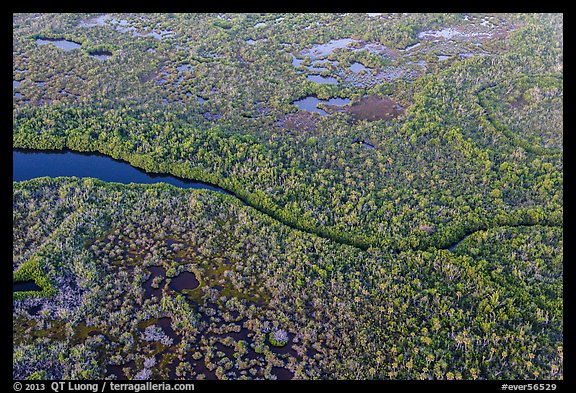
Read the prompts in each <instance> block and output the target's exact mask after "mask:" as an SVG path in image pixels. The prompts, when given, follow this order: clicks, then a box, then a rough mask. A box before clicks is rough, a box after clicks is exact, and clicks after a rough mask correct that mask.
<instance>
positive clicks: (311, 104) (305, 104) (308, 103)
mask: <svg viewBox="0 0 576 393" xmlns="http://www.w3.org/2000/svg"><path fill="white" fill-rule="evenodd" d="M350 102H351V101H350V99H348V98H331V99H329V100H320V99H318V98H316V97H305V98H302V99H301V100H298V101H294V105H296V106H297V107H298V109H300V110H305V111H308V112H316V113H319V114H320V115H322V116H327V115H328V113H327V112H326V111H324V110H322V109H320V108H318V104H325V105H337V106H342V105H346V104H349V103H350Z"/></svg>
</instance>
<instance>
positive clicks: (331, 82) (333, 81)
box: [306, 75, 338, 85]
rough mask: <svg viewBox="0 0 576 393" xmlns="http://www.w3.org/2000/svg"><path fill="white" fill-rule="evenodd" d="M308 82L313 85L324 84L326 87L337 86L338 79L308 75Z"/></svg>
mask: <svg viewBox="0 0 576 393" xmlns="http://www.w3.org/2000/svg"><path fill="white" fill-rule="evenodd" d="M306 79H308V80H309V81H312V82H314V83H324V84H326V85H337V84H338V79H336V78H332V77H331V76H321V75H308V76H307V77H306Z"/></svg>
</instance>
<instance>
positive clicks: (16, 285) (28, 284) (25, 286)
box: [12, 280, 40, 292]
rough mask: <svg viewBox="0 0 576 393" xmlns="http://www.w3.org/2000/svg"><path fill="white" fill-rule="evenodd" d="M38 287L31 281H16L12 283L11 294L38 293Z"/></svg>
mask: <svg viewBox="0 0 576 393" xmlns="http://www.w3.org/2000/svg"><path fill="white" fill-rule="evenodd" d="M39 290H40V287H39V286H38V285H36V283H35V282H34V281H32V280H28V281H16V282H13V283H12V291H13V292H26V291H39Z"/></svg>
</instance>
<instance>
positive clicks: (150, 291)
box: [143, 266, 166, 298]
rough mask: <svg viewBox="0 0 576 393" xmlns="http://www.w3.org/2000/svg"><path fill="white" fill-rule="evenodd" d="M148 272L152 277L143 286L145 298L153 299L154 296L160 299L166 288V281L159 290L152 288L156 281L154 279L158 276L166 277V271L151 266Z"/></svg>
mask: <svg viewBox="0 0 576 393" xmlns="http://www.w3.org/2000/svg"><path fill="white" fill-rule="evenodd" d="M148 270H149V271H150V277H149V278H148V280H146V281H145V282H144V285H143V286H144V296H145V297H146V298H151V297H152V296H154V297H160V296H161V295H162V287H163V286H164V280H162V281H161V282H160V285H159V287H158V288H154V287H153V286H152V282H153V281H154V278H155V277H157V276H162V277H166V269H164V268H163V267H162V266H150V267H148Z"/></svg>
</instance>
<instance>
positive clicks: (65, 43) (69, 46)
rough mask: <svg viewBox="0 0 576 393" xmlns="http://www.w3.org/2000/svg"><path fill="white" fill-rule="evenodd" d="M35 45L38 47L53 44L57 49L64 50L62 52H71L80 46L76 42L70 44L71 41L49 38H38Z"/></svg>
mask: <svg viewBox="0 0 576 393" xmlns="http://www.w3.org/2000/svg"><path fill="white" fill-rule="evenodd" d="M36 43H37V44H38V45H47V44H53V45H56V46H57V47H58V48H60V49H64V50H72V49H76V48H80V46H81V44H78V43H76V42H72V41H68V40H58V39H50V38H46V39H41V38H38V39H37V40H36Z"/></svg>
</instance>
